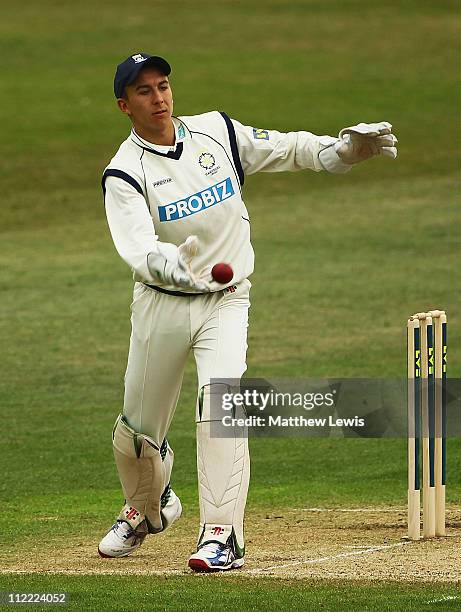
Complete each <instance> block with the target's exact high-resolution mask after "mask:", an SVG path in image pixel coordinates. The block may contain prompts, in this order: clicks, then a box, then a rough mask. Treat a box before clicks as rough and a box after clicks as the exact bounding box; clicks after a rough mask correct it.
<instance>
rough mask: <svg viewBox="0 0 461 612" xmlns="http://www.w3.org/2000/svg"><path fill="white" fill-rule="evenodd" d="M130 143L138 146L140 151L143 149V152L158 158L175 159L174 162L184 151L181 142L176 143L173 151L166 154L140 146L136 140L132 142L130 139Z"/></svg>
mask: <svg viewBox="0 0 461 612" xmlns="http://www.w3.org/2000/svg"><path fill="white" fill-rule="evenodd" d="M131 141H132V142H134V144H135V145H136V146H138V147H139V148H140V149H143V150H144V151H147V152H148V153H153V154H154V155H160V157H169V158H170V159H176V160H178V159H179V158H180V157H181V155H182V152H183V149H184V144H183V143H182V142H178V144H177V145H176V149H175V150H174V151H168V153H161V152H160V151H156V150H155V149H149V148H148V147H144V146H142V145H140V144H139V142H136V140H133V138H132V139H131Z"/></svg>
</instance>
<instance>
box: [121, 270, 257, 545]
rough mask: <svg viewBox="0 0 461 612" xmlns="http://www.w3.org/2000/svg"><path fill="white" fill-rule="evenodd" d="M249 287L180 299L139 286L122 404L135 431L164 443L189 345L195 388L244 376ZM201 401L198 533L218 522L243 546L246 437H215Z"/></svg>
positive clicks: (240, 285) (246, 284) (243, 285)
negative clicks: (195, 374)
mask: <svg viewBox="0 0 461 612" xmlns="http://www.w3.org/2000/svg"><path fill="white" fill-rule="evenodd" d="M250 287H251V283H250V281H249V280H244V281H241V282H240V283H238V285H235V286H234V288H235V290H232V288H231V289H230V290H229V289H225V290H224V291H218V292H215V293H210V294H204V295H197V296H192V297H183V296H172V295H167V294H164V293H160V292H158V291H156V290H155V289H151V288H149V287H147V286H146V285H144V284H143V283H136V284H135V287H134V293H133V303H132V305H131V314H132V316H131V324H132V332H131V339H130V350H129V355H128V365H127V370H126V376H125V399H124V409H123V413H124V415H125V417H126V419H127V421H128V423H129V425H130V426H131V427H132V428H133V429H134V430H136V431H138V432H139V433H143V434H146V435H148V436H150V437H151V438H153V439H154V441H155V442H156V443H157V444H158V446H159V447H160V445H161V443H162V441H163V439H164V438H165V437H166V435H167V433H168V429H169V427H170V424H171V421H172V419H173V415H174V411H175V408H176V405H177V402H178V398H179V393H180V390H181V384H182V380H183V373H184V367H185V364H186V361H187V357H188V355H189V352H190V351H191V350H192V351H193V353H194V358H195V362H196V365H197V374H198V392H200V390H201V389H204V388H205V389H207V388H208V389H209V385H210V379H213V378H234V379H235V378H236V379H239V378H240V377H241V376H242V375H243V373H244V372H245V370H246V351H247V328H248V310H249V307H250V300H249V293H250ZM197 397H198V395H197ZM198 406H199V402H198V400H197V407H196V422H197V468H198V480H199V501H200V524H201V526H200V532H201V533H203V531H204V526H205V525H211V524H213V523H214V524H215V525H216V524H217V525H225V526H231V527H232V528H233V530H234V533H235V536H236V537H237V543H238V545H239V546H240V547H243V514H244V508H245V503H246V497H247V491H248V481H249V455H248V440H247V439H246V438H241V437H237V438H226V439H222V438H214V439H213V437H212V436H210V435H209V431H210V426H209V423H202V422H201V421H202V420H206V419H207V415H209V409H208V410H207V408H206V407H205V411H204V413H203V412H202V414H199V410H198ZM202 410H203V406H202ZM227 531H228V530H227V529H226V533H227ZM213 533H215V531H213ZM218 539H219V538H218Z"/></svg>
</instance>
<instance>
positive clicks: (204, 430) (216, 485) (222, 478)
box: [197, 386, 250, 551]
mask: <svg viewBox="0 0 461 612" xmlns="http://www.w3.org/2000/svg"><path fill="white" fill-rule="evenodd" d="M212 392H213V389H211V388H210V386H206V387H205V388H203V389H202V393H201V400H200V406H198V411H197V419H198V421H197V472H198V482H199V501H200V524H201V525H200V533H199V545H200V544H203V543H204V542H207V541H210V540H212V541H217V542H222V543H223V544H226V543H229V542H228V539H229V537H230V536H232V538H234V544H236V545H237V547H238V549H240V550H241V551H243V549H244V537H243V518H244V512H245V504H246V499H247V494H248V483H249V479H250V456H249V451H248V438H247V437H246V435H245V437H239V436H237V437H235V438H214V437H211V436H210V429H211V422H212V419H211V415H210V393H212ZM216 392H218V393H220V390H216ZM238 433H239V434H240V435H241V433H242V428H239V430H238ZM245 433H246V432H245Z"/></svg>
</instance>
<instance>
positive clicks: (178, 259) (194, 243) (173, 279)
mask: <svg viewBox="0 0 461 612" xmlns="http://www.w3.org/2000/svg"><path fill="white" fill-rule="evenodd" d="M158 247H159V248H158V250H159V252H158V253H149V255H148V257H147V264H148V266H149V270H150V272H151V274H152V276H154V277H156V278H158V279H159V280H160V281H161V282H163V283H165V284H166V285H176V286H178V287H180V288H181V289H187V290H192V291H197V292H199V293H207V292H209V291H210V286H209V284H208V283H207V282H205V281H204V280H203V279H202V278H200V277H199V278H197V277H196V276H195V275H194V274H193V272H192V270H191V263H192V259H193V258H194V256H195V255H196V254H197V251H198V238H197V236H189V237H188V238H187V239H186V241H185V242H184V243H183V244H181V245H179V247H173V245H169V244H168V245H167V244H165V243H159V245H158ZM166 247H170V248H166ZM171 247H173V248H171Z"/></svg>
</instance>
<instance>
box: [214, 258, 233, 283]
mask: <svg viewBox="0 0 461 612" xmlns="http://www.w3.org/2000/svg"><path fill="white" fill-rule="evenodd" d="M211 276H212V277H213V278H214V280H215V281H216V282H217V283H219V284H221V285H225V284H226V283H230V282H231V280H232V278H233V277H234V271H233V270H232V268H231V267H230V265H229V264H226V263H217V264H215V265H214V266H213V267H212V268H211Z"/></svg>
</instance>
